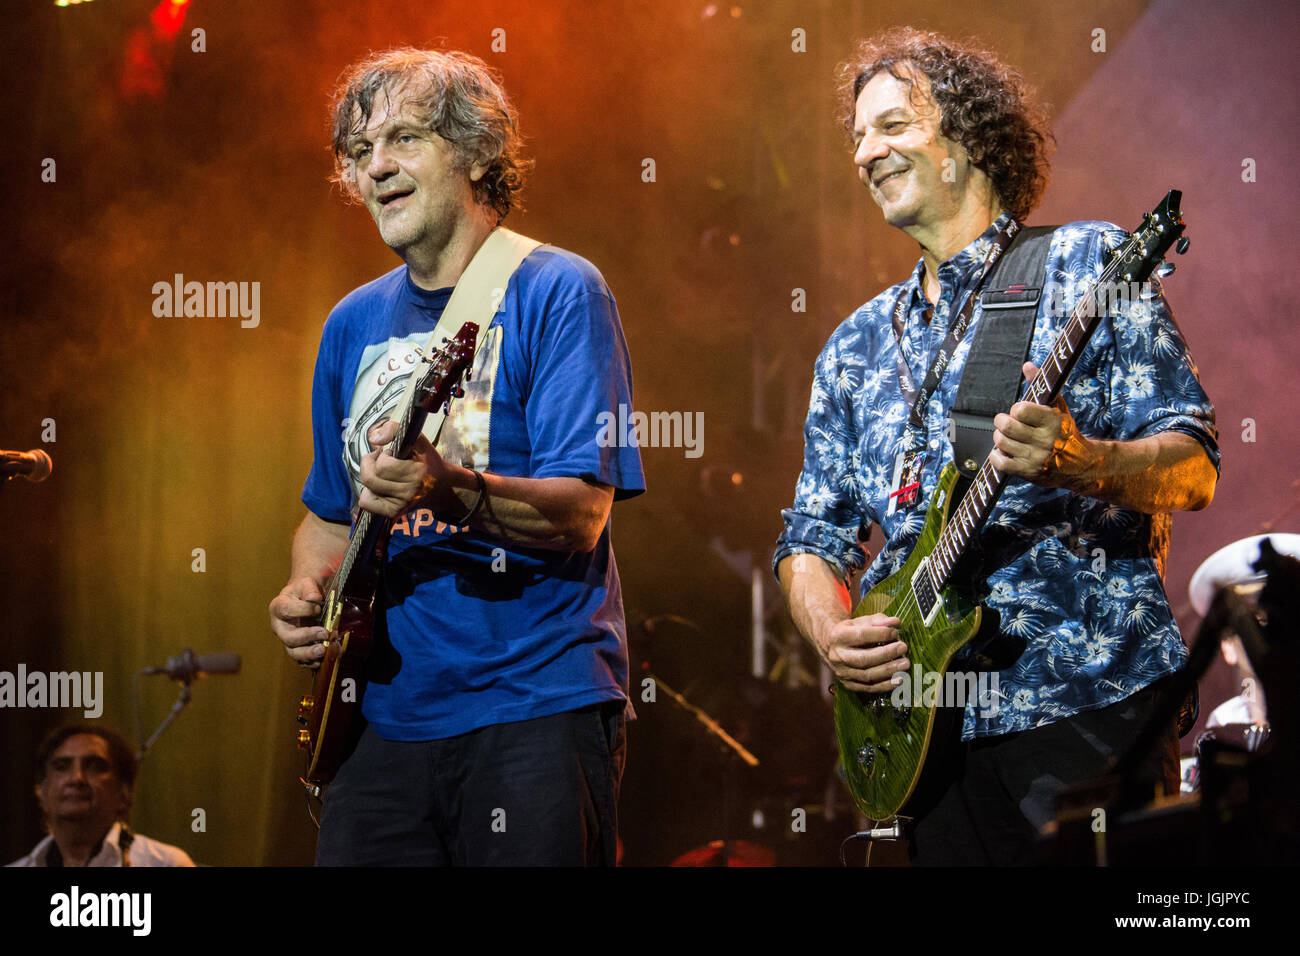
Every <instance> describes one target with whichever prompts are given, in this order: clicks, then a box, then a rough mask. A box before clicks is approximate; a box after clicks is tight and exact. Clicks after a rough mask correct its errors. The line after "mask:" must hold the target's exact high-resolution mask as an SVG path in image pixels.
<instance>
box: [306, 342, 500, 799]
mask: <svg viewBox="0 0 1300 956" xmlns="http://www.w3.org/2000/svg"><path fill="white" fill-rule="evenodd" d="M477 336H478V326H477V325H475V324H474V323H473V322H466V323H465V324H464V325H462V326H461V327H460V331H459V332H457V333H456V338H455V339H453V340H452V341H450V342H447V340H446V339H443V342H444V343H446V344H445V346H444V347H443V348H441V349H439V350H438V351H436V352H435V353H434V354H433V355H424V354H421V356H420V357H421V358H422V359H423V360H424V361H425V362H426V363H428V365H429V367H428V369H426V370H425V372H424V375H423V377H422V378H421V379H420V382H419V384H418V385H416V386H415V390H414V392H412V394H411V399H410V402H409V403H408V404H407V406H406V408H405V409H404V410H403V411H402V413H401V415H402V417H401V419H400V425H399V427H398V430H397V436H396V437H395V438H394V439H393V440H392V441H391V442H390V443H389V444H388V446H387V448H386V449H385V450H386V451H387V452H388V453H389V454H390V455H392V456H393V457H394V458H410V457H411V448H412V447H413V446H414V445H415V442H416V440H417V439H418V438H419V437H420V431H421V429H423V428H424V420H425V418H426V417H427V416H428V414H429V413H430V412H432V411H433V410H434V409H436V408H437V407H438V406H439V405H441V406H443V407H444V408H445V409H449V408H450V406H451V400H452V399H453V398H459V397H461V396H462V395H463V394H464V391H463V389H462V388H461V386H460V382H461V379H462V377H465V376H467V375H468V372H469V368H470V364H471V363H472V362H473V359H474V343H475V340H476V338H477ZM413 374H414V373H413ZM393 521H394V519H393V518H384V517H382V516H380V515H377V514H373V513H372V512H369V511H362V512H360V513H359V514H358V516H357V519H356V521H355V523H354V524H353V526H352V534H351V536H350V538H349V540H348V546H347V550H346V551H345V552H344V553H343V559H342V560H341V561H340V563H339V567H338V570H337V571H336V572H335V574H334V578H333V580H331V581H330V586H329V590H328V592H327V593H326V595H325V605H324V608H323V609H322V611H321V619H320V624H321V625H322V626H323V627H324V628H325V630H326V631H328V632H329V636H328V638H327V639H326V641H325V656H324V657H323V658H322V659H321V663H320V669H319V670H318V671H317V672H316V678H315V684H314V686H313V688H312V692H311V693H310V694H308V695H306V696H304V697H303V698H302V699H301V700H300V701H299V702H298V723H300V724H305V725H306V727H305V728H304V729H302V730H299V731H298V747H299V748H300V749H302V750H305V751H307V772H306V773H305V774H304V775H303V777H302V784H303V786H304V787H306V788H307V792H308V793H310V794H311V795H312V796H314V797H318V798H319V797H320V795H321V792H322V791H323V789H324V787H325V785H326V784H327V783H329V782H330V780H332V779H333V778H334V774H335V773H336V772H337V771H338V768H339V765H340V764H341V763H342V762H343V758H344V757H346V756H347V754H348V752H349V751H350V750H351V747H352V745H353V744H354V743H355V738H356V736H357V735H358V734H359V730H360V725H361V689H362V685H363V683H364V668H365V661H366V658H367V657H368V656H369V654H370V649H371V645H372V643H373V625H374V605H375V592H376V591H377V590H378V588H379V575H380V572H381V570H382V569H383V565H384V556H385V554H386V553H387V551H388V538H389V535H390V534H391V533H392V529H393Z"/></svg>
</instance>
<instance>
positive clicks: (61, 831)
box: [9, 724, 194, 866]
mask: <svg viewBox="0 0 1300 956" xmlns="http://www.w3.org/2000/svg"><path fill="white" fill-rule="evenodd" d="M138 768H139V763H138V761H137V760H136V756H135V751H134V750H132V748H131V745H130V744H128V743H127V742H126V740H124V739H123V738H122V737H121V735H119V734H117V733H115V732H113V731H111V730H108V729H105V728H101V727H95V726H93V725H90V724H71V725H69V726H66V727H59V728H57V729H55V730H54V731H52V732H51V733H50V734H48V735H47V736H46V737H45V739H44V740H43V741H42V742H41V746H40V747H39V748H38V749H37V751H36V799H37V800H38V801H39V802H40V805H41V811H42V813H43V815H44V817H45V827H46V829H48V830H49V831H50V835H49V836H47V837H46V838H45V839H43V840H42V841H41V842H40V843H38V844H36V847H35V849H33V850H32V852H31V853H29V854H27V855H26V856H24V857H22V858H21V859H18V860H15V861H14V862H13V863H11V864H9V865H10V866H193V865H194V861H193V860H191V859H190V857H189V854H187V853H186V852H185V851H184V850H182V849H180V848H179V847H174V846H171V845H169V844H166V843H159V842H158V841H157V840H151V839H149V838H148V837H146V836H141V835H140V834H138V833H132V832H131V830H130V828H129V827H128V826H127V818H128V817H129V816H130V812H131V791H132V788H133V787H134V785H135V776H136V771H137V769H138Z"/></svg>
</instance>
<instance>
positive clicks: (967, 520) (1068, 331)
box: [931, 256, 1122, 588]
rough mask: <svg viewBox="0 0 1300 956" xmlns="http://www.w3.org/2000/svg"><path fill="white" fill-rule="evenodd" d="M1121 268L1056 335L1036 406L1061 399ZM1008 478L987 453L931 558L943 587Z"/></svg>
mask: <svg viewBox="0 0 1300 956" xmlns="http://www.w3.org/2000/svg"><path fill="white" fill-rule="evenodd" d="M1121 269H1122V263H1121V261H1120V258H1119V257H1118V256H1117V257H1115V259H1113V260H1112V261H1111V262H1110V263H1109V264H1108V265H1107V266H1106V268H1105V269H1104V270H1102V275H1101V278H1099V279H1098V280H1097V281H1096V282H1095V283H1093V285H1092V287H1091V288H1089V290H1088V292H1087V294H1086V295H1084V297H1083V299H1082V300H1081V301H1080V302H1079V304H1078V305H1077V306H1076V307H1075V310H1074V312H1073V313H1072V314H1071V316H1070V320H1069V321H1068V322H1066V324H1065V327H1064V328H1063V329H1062V330H1061V332H1060V334H1059V335H1058V336H1057V337H1056V342H1055V343H1054V344H1053V345H1052V352H1051V355H1050V356H1049V357H1048V358H1047V360H1046V361H1044V362H1043V366H1042V368H1040V369H1039V370H1038V374H1037V375H1036V376H1034V380H1033V381H1032V382H1031V383H1030V384H1029V388H1028V390H1027V391H1026V392H1025V401H1027V402H1033V403H1034V404H1036V405H1051V404H1052V403H1053V402H1055V401H1056V399H1057V397H1058V396H1059V395H1060V394H1061V389H1062V388H1063V387H1064V386H1065V380H1066V378H1067V377H1068V376H1069V374H1070V371H1071V370H1072V369H1073V368H1074V365H1075V362H1076V361H1077V360H1078V358H1079V354H1080V352H1082V351H1083V347H1084V345H1086V344H1087V342H1088V339H1089V338H1091V337H1092V333H1093V332H1094V331H1095V330H1096V328H1097V325H1098V324H1099V323H1100V322H1101V317H1102V312H1103V311H1104V310H1103V309H1101V308H1099V307H1098V303H1097V291H1098V290H1099V289H1101V288H1103V287H1106V288H1113V287H1114V285H1113V283H1114V280H1115V278H1116V276H1117V275H1118V274H1119V273H1120V271H1121ZM1006 483H1007V480H1006V477H1005V476H1004V475H1002V474H1000V473H999V472H998V470H997V469H996V468H994V467H993V462H992V460H991V458H985V459H984V464H982V465H981V466H980V469H979V471H978V472H977V473H976V475H975V478H974V479H973V480H972V482H971V485H970V488H969V489H968V490H967V492H966V496H965V497H964V498H962V500H961V504H959V505H958V506H957V510H956V511H955V512H953V514H952V515H951V516H950V518H949V521H948V525H947V527H945V528H944V530H943V533H942V534H941V535H940V536H939V540H938V542H937V544H936V545H935V549H934V553H933V557H932V559H931V576H932V577H933V579H934V581H935V584H936V586H937V587H939V588H943V587H945V586H946V585H947V584H948V583H949V579H950V578H951V576H952V572H953V569H954V568H955V567H956V566H957V564H958V562H959V561H960V560H961V558H962V556H963V555H964V554H965V553H966V549H967V547H969V545H970V543H971V541H972V540H973V539H974V537H975V535H976V534H978V533H979V530H980V528H981V527H983V525H984V522H985V521H986V520H988V516H989V514H990V513H991V512H992V511H993V506H994V505H996V504H997V502H998V498H1000V497H1001V495H1002V491H1003V489H1004V488H1005V487H1006Z"/></svg>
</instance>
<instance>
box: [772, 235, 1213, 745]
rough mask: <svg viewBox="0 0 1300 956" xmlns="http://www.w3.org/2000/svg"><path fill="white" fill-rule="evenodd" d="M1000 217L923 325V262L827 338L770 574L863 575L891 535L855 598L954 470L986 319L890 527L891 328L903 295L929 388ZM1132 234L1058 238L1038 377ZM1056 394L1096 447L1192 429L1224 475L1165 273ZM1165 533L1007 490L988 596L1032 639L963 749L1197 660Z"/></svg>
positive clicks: (992, 545) (946, 271)
mask: <svg viewBox="0 0 1300 956" xmlns="http://www.w3.org/2000/svg"><path fill="white" fill-rule="evenodd" d="M1007 222H1008V219H1007V217H1006V214H1004V215H1003V216H1002V217H1000V218H999V219H998V220H997V221H996V222H994V223H993V224H992V225H991V226H990V227H989V229H988V230H986V231H985V232H984V234H983V235H981V236H980V237H979V238H978V239H976V240H975V241H974V242H973V243H971V244H970V245H969V246H967V247H966V248H965V249H963V250H962V251H961V252H959V253H958V254H957V255H956V256H954V257H953V258H952V259H950V260H948V261H947V262H945V263H944V264H943V265H941V266H940V267H939V283H940V295H939V300H938V302H936V303H935V304H934V306H933V315H932V316H931V317H930V319H929V321H928V322H927V321H926V316H925V313H926V312H927V311H928V310H929V309H930V307H931V306H930V303H929V302H927V301H926V299H925V296H924V294H923V291H922V280H923V278H924V274H925V273H924V263H923V262H922V263H918V264H917V266H916V269H915V270H914V271H913V273H912V275H911V276H910V277H909V278H908V279H907V280H906V281H905V282H902V283H900V284H898V285H895V286H893V287H891V288H889V289H886V290H885V291H884V292H882V293H881V294H880V295H878V296H876V298H874V299H872V300H871V301H870V302H868V303H867V304H866V305H864V306H862V307H861V308H860V309H858V310H857V311H856V312H855V313H854V314H853V315H851V316H850V317H849V318H848V319H847V320H845V321H844V322H843V323H842V324H841V325H840V326H839V328H837V329H836V330H835V332H834V334H832V335H831V338H830V341H829V342H827V344H826V347H825V348H824V349H823V350H822V353H821V355H820V356H819V357H818V359H817V365H816V369H815V373H814V377H813V386H812V400H811V403H810V405H809V410H808V419H807V424H806V427H805V431H804V440H805V449H804V466H803V472H802V474H801V475H800V476H799V481H798V484H797V485H796V487H795V499H794V505H793V507H791V508H789V509H787V510H785V511H784V512H783V513H782V515H783V517H784V519H785V530H784V532H783V533H782V534H781V537H780V539H779V540H778V542H777V548H776V554H775V557H774V559H773V567H775V566H776V564H777V563H778V562H780V561H781V559H782V558H784V557H786V556H787V555H790V554H794V553H798V552H807V553H812V554H816V555H818V556H819V557H821V558H822V559H823V560H825V561H826V562H828V563H829V564H830V565H831V566H832V567H834V568H835V569H836V570H837V571H838V572H839V573H840V574H841V575H842V576H844V577H845V578H846V579H847V578H848V577H849V576H850V575H852V574H853V573H855V572H857V571H860V570H862V568H863V567H864V566H865V565H866V563H867V554H866V552H865V550H864V548H863V544H864V543H865V542H867V541H868V540H869V536H870V533H871V526H872V525H878V526H879V527H880V529H881V531H882V532H883V534H884V538H885V543H884V547H883V548H882V549H881V550H880V553H879V554H877V555H876V557H875V560H874V561H873V562H871V566H870V567H869V568H867V570H866V572H865V573H864V574H863V575H862V577H861V580H860V581H859V587H860V589H861V592H862V593H866V592H867V591H868V590H870V589H871V588H872V587H874V586H875V585H876V584H877V583H878V582H879V581H881V580H883V579H884V578H886V577H887V576H889V575H890V574H892V573H893V572H894V571H896V570H898V568H900V567H901V566H902V564H903V563H904V561H905V560H906V558H907V556H908V554H909V553H910V551H911V549H912V546H913V544H914V543H915V541H916V538H917V535H918V533H919V532H920V530H921V526H922V524H923V521H924V517H925V510H926V508H925V503H926V502H927V501H928V500H929V498H930V496H931V495H932V494H933V492H934V488H935V485H936V483H937V481H938V477H939V472H940V470H941V469H942V467H943V465H944V464H946V463H948V462H951V461H952V457H953V452H952V446H951V444H950V441H949V434H948V426H947V417H948V412H949V409H950V408H951V407H952V403H953V401H954V399H955V398H956V393H957V386H958V384H959V381H960V377H961V372H962V369H963V367H964V366H965V363H966V356H967V354H968V353H969V350H970V344H971V341H972V340H973V339H974V337H975V336H974V334H975V332H976V331H977V330H978V327H979V326H978V323H979V310H978V308H977V310H976V313H975V324H974V325H972V327H971V330H970V332H968V333H967V335H966V336H965V337H964V338H963V340H962V342H961V344H960V345H959V346H958V347H957V349H956V351H955V353H954V355H953V359H952V363H951V364H950V366H949V368H948V370H947V374H946V375H945V377H944V379H943V380H942V382H941V384H940V386H939V387H938V388H937V389H936V390H935V394H934V395H933V396H932V398H931V400H930V403H929V408H928V412H927V414H926V417H925V423H926V430H927V435H926V440H927V442H928V448H927V452H926V459H925V466H924V470H923V474H922V479H921V486H922V498H921V504H920V505H918V506H917V507H914V508H911V509H908V510H906V511H896V512H895V513H894V514H893V515H889V514H887V513H886V512H887V509H888V501H889V493H890V492H891V491H892V490H894V489H893V488H892V487H891V482H892V480H893V478H894V464H895V461H896V459H897V457H898V455H899V452H900V451H901V450H902V449H903V447H904V429H905V426H906V424H907V418H908V405H907V404H906V403H905V402H904V399H903V395H902V391H901V388H900V384H899V376H898V368H897V361H898V354H899V343H898V339H897V338H896V336H895V333H894V330H893V327H892V322H891V317H892V315H893V312H894V309H895V305H896V303H897V302H898V300H899V297H900V296H902V297H905V298H906V300H907V302H908V310H907V317H906V321H905V324H904V337H903V347H902V354H903V358H904V359H905V361H906V362H907V367H908V368H909V369H910V370H911V373H912V378H913V380H914V381H915V382H917V383H920V382H921V381H922V380H923V379H924V378H925V374H926V372H927V371H928V370H929V366H930V362H931V361H932V360H933V358H934V356H935V354H936V353H937V352H938V349H939V347H940V344H941V343H942V340H943V337H944V335H945V334H946V332H947V328H948V324H949V322H950V321H951V319H952V318H953V317H954V316H955V314H956V312H957V311H958V309H960V307H961V304H962V301H963V300H964V297H965V294H966V292H967V291H968V289H969V287H970V285H971V283H972V282H973V280H974V279H975V277H976V275H977V274H978V272H979V269H980V266H981V265H982V264H983V262H984V258H985V255H986V253H987V250H988V248H989V244H990V243H991V242H992V240H993V237H994V236H995V235H996V234H997V233H998V231H999V230H1000V229H1002V228H1003V227H1004V226H1005V225H1006V224H1007ZM1124 239H1125V233H1124V231H1123V230H1121V229H1120V228H1119V227H1117V226H1115V225H1113V224H1111V223H1104V222H1075V223H1070V224H1069V225H1067V226H1063V227H1061V228H1060V229H1058V230H1057V231H1056V233H1055V235H1054V236H1053V238H1052V241H1051V245H1050V249H1049V252H1048V256H1047V267H1046V275H1045V281H1046V282H1047V283H1054V284H1055V287H1056V288H1057V289H1058V290H1059V295H1060V296H1063V299H1064V301H1063V302H1062V301H1061V300H1060V298H1059V297H1058V298H1056V301H1055V302H1053V297H1052V296H1049V295H1047V294H1044V295H1043V297H1042V299H1040V306H1039V313H1038V318H1037V322H1036V324H1035V327H1034V334H1033V341H1032V344H1031V346H1030V354H1029V357H1030V361H1033V362H1034V363H1035V364H1036V365H1040V366H1041V364H1042V363H1043V362H1044V361H1045V360H1046V358H1047V356H1048V353H1049V350H1050V349H1051V346H1052V344H1053V342H1054V341H1055V339H1056V335H1057V333H1058V332H1059V330H1060V328H1061V327H1062V326H1063V325H1064V323H1065V322H1066V321H1067V320H1068V318H1069V316H1070V314H1071V313H1072V312H1073V310H1074V307H1075V305H1076V304H1077V303H1078V301H1079V300H1080V299H1081V298H1082V296H1083V294H1084V293H1085V292H1086V291H1087V289H1088V288H1089V286H1091V284H1092V283H1093V282H1094V281H1096V280H1097V278H1098V277H1099V276H1100V275H1101V271H1102V268H1103V264H1104V259H1105V256H1106V253H1107V252H1108V250H1110V249H1113V248H1115V247H1116V246H1118V245H1119V244H1120V243H1121V242H1123V240H1124ZM1045 288H1047V289H1050V288H1053V286H1052V285H1048V286H1046V287H1045ZM1062 306H1063V307H1062ZM1022 391H1023V386H1022ZM1062 395H1063V397H1064V399H1065V402H1066V404H1067V406H1068V407H1069V409H1070V412H1071V414H1072V415H1073V416H1074V419H1075V422H1076V423H1077V424H1078V426H1079V430H1080V432H1081V433H1082V434H1084V435H1085V436H1090V437H1097V438H1109V439H1117V440H1131V439H1136V438H1141V437H1145V436H1148V435H1154V434H1157V433H1159V432H1163V431H1171V430H1172V431H1181V432H1185V433H1186V434H1188V435H1191V436H1193V437H1194V438H1196V439H1197V440H1199V441H1200V442H1201V443H1202V444H1203V445H1204V446H1205V451H1206V454H1207V455H1209V457H1210V460H1211V461H1213V463H1214V465H1215V468H1216V469H1217V468H1218V467H1219V449H1218V443H1217V431H1216V429H1215V426H1214V409H1213V406H1212V405H1211V404H1210V400H1209V398H1208V396H1207V395H1206V394H1205V391H1204V390H1203V389H1202V388H1201V384H1200V381H1199V380H1198V377H1197V371H1196V365H1195V364H1194V363H1193V361H1192V359H1191V356H1190V355H1189V354H1188V352H1187V346H1186V343H1185V342H1184V341H1183V338H1182V335H1181V334H1180V332H1179V330H1178V326H1177V325H1176V324H1175V323H1174V319H1173V316H1172V314H1171V313H1170V311H1169V306H1168V303H1166V302H1165V299H1164V296H1163V294H1162V292H1161V291H1160V285H1159V281H1158V280H1156V279H1154V278H1152V280H1151V283H1150V290H1149V295H1147V296H1143V297H1132V296H1130V297H1125V298H1124V299H1121V300H1120V303H1119V304H1118V305H1117V306H1116V307H1114V308H1113V309H1112V310H1111V312H1110V314H1109V315H1107V316H1106V317H1104V318H1103V319H1102V320H1101V321H1100V323H1099V325H1098V327H1097V330H1096V331H1095V333H1094V334H1093V337H1092V339H1091V340H1090V341H1089V343H1088V344H1087V345H1086V346H1085V347H1084V348H1083V350H1082V352H1081V354H1080V357H1079V361H1078V364H1077V365H1076V366H1075V368H1074V370H1073V371H1072V372H1071V374H1070V377H1069V379H1068V380H1067V382H1066V385H1065V388H1064V391H1063V393H1062ZM1170 521H1171V516H1170V515H1168V514H1158V515H1147V514H1142V513H1140V512H1136V511H1129V510H1127V509H1124V508H1120V507H1117V506H1115V505H1111V504H1107V503H1105V502H1101V501H1097V500H1095V499H1092V498H1087V497H1084V496H1081V495H1078V494H1075V493H1073V492H1069V491H1065V490H1063V489H1050V488H1042V487H1039V486H1037V485H1034V484H1031V483H1029V482H1025V481H1022V480H1019V479H1011V480H1010V481H1009V482H1008V484H1007V487H1006V490H1005V491H1004V492H1003V494H1002V497H1001V498H1000V499H999V501H998V504H997V505H996V506H995V508H994V509H993V511H992V513H991V515H990V517H989V520H988V522H987V523H986V524H985V526H984V528H983V530H982V531H981V533H980V541H979V544H980V547H981V550H982V551H983V553H984V556H985V560H986V562H987V563H986V564H985V565H984V568H985V570H988V569H989V568H995V569H996V570H993V571H992V573H990V574H989V575H988V577H987V579H986V582H985V583H986V586H987V588H988V593H987V595H986V596H983V595H981V596H983V602H984V603H985V604H986V605H987V606H989V607H991V608H994V609H996V610H997V611H999V612H1000V614H1001V628H1002V631H1003V633H1004V634H1006V635H1009V636H1011V637H1012V638H1017V639H1020V640H1023V642H1024V644H1025V648H1024V651H1023V653H1021V654H1020V656H1019V658H1018V659H1016V661H1015V663H1014V664H1012V665H1011V666H1009V667H1007V668H1006V669H1005V670H1002V671H999V672H997V678H998V682H997V688H998V698H999V702H998V704H997V706H995V707H989V706H987V701H985V702H984V703H982V704H981V702H979V701H976V700H970V701H968V702H967V705H966V713H965V719H964V722H963V727H962V737H963V739H966V740H970V739H972V738H976V737H989V736H995V735H999V734H1007V733H1012V732H1015V731H1020V730H1026V729H1028V728H1031V727H1036V726H1040V725H1042V724H1048V723H1051V722H1053V721H1056V720H1060V719H1061V718H1064V717H1068V716H1070V715H1072V714H1076V713H1079V712H1082V711H1086V710H1092V709H1095V708H1100V707H1105V706H1107V705H1109V704H1112V703H1115V702H1117V701H1120V700H1122V699H1124V698H1125V697H1128V696H1130V695H1131V694H1134V693H1136V692H1137V691H1139V690H1141V689H1142V688H1144V687H1146V686H1148V685H1149V684H1151V683H1153V682H1154V681H1155V680H1156V679H1157V678H1159V677H1162V676H1164V675H1166V674H1169V673H1171V672H1173V671H1175V670H1177V669H1178V668H1179V667H1181V666H1182V665H1183V663H1184V661H1185V660H1186V658H1187V651H1186V648H1185V647H1184V645H1183V642H1182V638H1181V636H1180V635H1179V633H1178V627H1177V624H1176V623H1175V621H1174V619H1173V614H1172V612H1171V611H1170V608H1169V601H1168V599H1167V598H1166V596H1165V591H1164V584H1163V581H1162V576H1163V571H1164V561H1165V555H1166V553H1167V551H1168V547H1169V530H1170Z"/></svg>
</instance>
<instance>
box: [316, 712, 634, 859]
mask: <svg viewBox="0 0 1300 956" xmlns="http://www.w3.org/2000/svg"><path fill="white" fill-rule="evenodd" d="M625 742H626V733H625V729H624V726H623V704H622V702H621V701H620V702H617V703H610V704H601V705H594V706H591V707H584V708H582V709H581V710H575V711H569V712H567V713H562V714H555V715H553V716H550V717H538V718H536V719H534V720H525V721H519V722H517V723H509V724H495V725H492V726H490V727H482V728H480V729H478V730H474V731H470V732H469V733H467V734H461V735H460V736H457V737H450V738H447V739H445V740H428V741H419V742H401V741H391V740H384V739H383V738H381V737H380V736H379V735H378V734H377V733H375V731H374V728H373V727H367V728H366V731H365V733H364V735H363V736H362V737H361V740H360V742H359V743H358V744H357V747H356V750H355V751H353V753H352V755H351V756H349V757H348V759H347V760H346V761H345V762H344V763H343V766H342V767H341V768H340V770H339V773H338V775H337V776H336V777H335V779H334V782H333V783H331V784H330V786H329V789H328V790H326V792H325V807H324V810H323V812H322V815H321V827H320V836H319V839H318V840H317V844H316V865H317V866H602V865H603V866H613V865H614V863H615V852H616V847H615V843H616V834H617V831H618V813H617V801H618V788H619V782H620V781H621V779H622V775H623V763H624V758H625V754H626V743H625Z"/></svg>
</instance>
